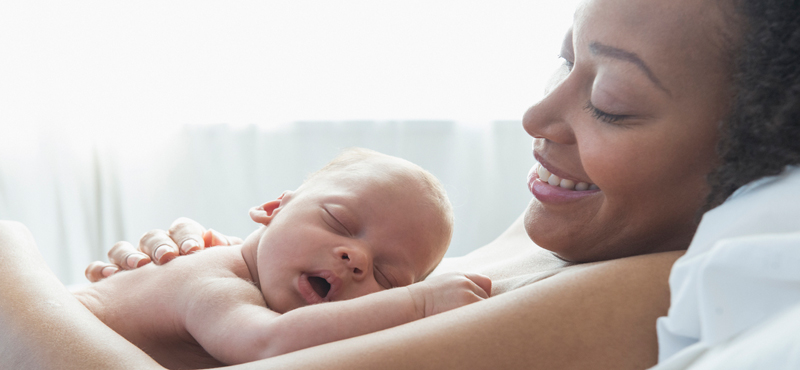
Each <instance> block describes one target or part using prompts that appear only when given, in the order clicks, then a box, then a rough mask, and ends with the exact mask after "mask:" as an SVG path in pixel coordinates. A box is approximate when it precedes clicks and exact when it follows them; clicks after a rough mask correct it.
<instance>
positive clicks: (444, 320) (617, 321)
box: [241, 252, 682, 370]
mask: <svg viewBox="0 0 800 370" xmlns="http://www.w3.org/2000/svg"><path fill="white" fill-rule="evenodd" d="M681 254H682V252H668V253H660V254H652V255H646V256H638V257H630V258H625V259H620V260H614V261H609V262H603V263H599V264H595V265H590V266H585V267H584V266H576V267H574V268H573V269H570V270H568V271H564V272H563V273H560V274H558V275H556V276H553V277H551V278H548V279H546V280H543V281H541V282H539V283H536V284H532V285H529V286H526V287H524V288H521V289H518V290H515V291H511V292H508V293H505V294H502V295H500V296H497V297H494V298H491V299H488V300H485V301H482V302H478V303H475V304H472V305H469V306H466V307H462V308H459V309H456V310H452V311H448V312H445V313H442V314H439V315H436V316H433V317H430V318H426V319H423V320H419V321H415V322H412V323H409V324H406V325H402V326H399V327H396V328H393V329H389V330H384V331H381V332H378V333H373V334H369V335H365V336H361V337H357V338H352V339H348V340H344V341H339V342H335V343H329V344H326V345H322V346H318V347H314V348H310V349H306V350H303V351H298V352H294V353H290V354H287V355H283V356H279V357H275V358H272V359H269V360H266V362H264V363H263V364H268V365H269V368H270V369H348V370H353V369H376V368H380V369H615V370H619V369H644V368H647V367H650V366H652V365H654V364H655V363H656V360H657V350H658V348H657V341H656V330H655V321H656V318H657V317H659V316H663V315H665V314H666V312H667V308H668V307H669V286H668V284H667V277H668V276H669V271H670V267H671V266H672V264H673V263H674V261H675V260H676V259H677V258H678V257H680V255H681ZM241 368H258V367H257V366H255V364H244V365H242V366H241Z"/></svg>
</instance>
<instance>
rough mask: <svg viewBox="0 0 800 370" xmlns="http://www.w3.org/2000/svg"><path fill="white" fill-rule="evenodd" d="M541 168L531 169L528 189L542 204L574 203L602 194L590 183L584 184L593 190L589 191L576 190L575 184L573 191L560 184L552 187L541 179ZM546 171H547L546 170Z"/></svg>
mask: <svg viewBox="0 0 800 370" xmlns="http://www.w3.org/2000/svg"><path fill="white" fill-rule="evenodd" d="M540 166H541V165H540V164H536V165H535V166H533V168H531V170H530V172H528V189H529V190H530V191H531V194H533V196H534V197H536V199H538V200H539V201H540V202H542V203H566V202H572V201H576V200H579V199H583V198H586V197H589V196H592V195H595V194H597V193H599V192H600V189H598V188H597V186H593V185H588V183H584V184H587V187H590V186H591V188H589V189H587V190H574V189H575V187H576V186H575V184H574V182H573V185H572V189H570V188H569V186H567V187H562V186H561V183H560V182H559V184H558V185H551V184H549V183H547V182H544V181H542V179H540V178H539V173H541V172H542V171H541V169H542V168H540ZM545 171H547V170H546V169H545ZM548 172H549V171H548Z"/></svg>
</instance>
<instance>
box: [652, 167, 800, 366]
mask: <svg viewBox="0 0 800 370" xmlns="http://www.w3.org/2000/svg"><path fill="white" fill-rule="evenodd" d="M798 192H800V168H798V167H791V166H790V167H787V168H786V170H785V171H784V172H783V173H781V174H780V175H778V176H774V177H769V178H764V179H761V180H758V181H755V182H753V183H751V184H748V185H746V186H744V187H742V188H741V189H739V190H738V191H737V192H736V193H734V194H733V195H732V196H731V197H730V198H729V199H728V200H727V201H726V202H725V203H724V204H722V205H721V206H719V207H717V208H716V209H714V210H711V211H710V212H708V213H706V214H705V215H704V217H703V219H702V222H701V223H700V226H699V227H698V230H697V233H696V235H695V237H694V239H693V240H692V243H691V245H690V246H689V250H688V251H687V253H686V255H684V256H683V257H681V258H680V259H679V260H678V261H677V262H676V263H675V265H674V266H673V268H672V273H671V274H670V281H669V283H670V289H671V298H672V303H671V306H670V309H669V313H668V316H666V317H662V318H659V319H658V322H657V329H658V342H659V363H660V365H659V366H657V367H656V368H655V369H659V370H662V369H677V368H687V366H689V365H690V364H691V363H693V362H694V361H695V360H698V361H699V359H700V358H701V356H702V355H703V354H705V353H706V352H707V351H708V350H711V349H712V348H713V347H714V346H717V345H721V344H722V343H726V342H729V341H731V340H732V338H734V337H736V336H737V335H739V334H741V333H743V332H745V331H746V330H748V329H749V328H752V327H755V326H757V325H759V324H760V323H762V322H765V321H767V320H769V319H770V318H773V317H775V316H776V315H779V314H781V313H782V312H783V311H786V310H788V309H791V308H793V307H795V306H797V305H798V304H800V193H798ZM795 311H797V309H795ZM798 315H800V313H798ZM776 335H777V333H776ZM773 338H777V337H776V336H773ZM785 339H787V340H791V341H794V342H797V341H800V339H797V338H788V337H785ZM734 347H735V346H734ZM731 348H733V347H731ZM736 348H738V347H736ZM717 352H719V351H717ZM750 352H751V353H750V354H749V355H748V353H742V354H741V355H742V356H745V357H747V356H752V357H753V358H758V357H759V356H758V355H757V353H755V349H753V350H751V351H750ZM702 368H706V367H702ZM760 368H761V367H760ZM769 368H776V367H769ZM776 369H777V368H776Z"/></svg>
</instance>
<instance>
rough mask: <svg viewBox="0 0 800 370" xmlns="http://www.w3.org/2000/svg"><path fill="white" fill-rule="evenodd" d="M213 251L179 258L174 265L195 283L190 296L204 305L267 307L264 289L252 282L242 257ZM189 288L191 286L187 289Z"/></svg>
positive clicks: (222, 250) (223, 251)
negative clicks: (262, 292) (262, 290)
mask: <svg viewBox="0 0 800 370" xmlns="http://www.w3.org/2000/svg"><path fill="white" fill-rule="evenodd" d="M230 252H232V251H230V250H225V249H224V248H213V249H209V250H206V251H202V252H198V253H195V254H192V255H190V256H186V257H182V258H177V259H175V260H174V261H173V262H170V264H172V263H175V262H181V263H180V265H177V266H175V267H176V268H177V269H179V270H182V271H180V272H182V273H185V274H186V275H185V276H187V277H188V276H191V277H192V279H194V280H195V283H194V284H191V289H192V291H191V292H189V293H190V294H191V296H192V300H193V301H195V302H196V303H200V304H203V305H205V304H213V305H215V306H219V305H223V304H258V305H261V306H265V307H266V303H264V297H263V295H262V294H261V291H260V289H258V287H257V286H256V285H255V284H254V283H253V281H252V280H250V279H249V272H248V269H247V265H246V264H245V262H244V260H243V259H242V258H241V255H240V254H238V253H230ZM187 287H188V286H187Z"/></svg>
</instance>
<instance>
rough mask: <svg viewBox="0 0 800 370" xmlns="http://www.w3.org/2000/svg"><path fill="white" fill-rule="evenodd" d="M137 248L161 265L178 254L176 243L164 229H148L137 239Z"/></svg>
mask: <svg viewBox="0 0 800 370" xmlns="http://www.w3.org/2000/svg"><path fill="white" fill-rule="evenodd" d="M139 249H141V250H142V252H144V253H146V254H147V255H149V256H150V257H151V258H152V259H153V261H155V262H156V263H157V264H159V265H163V264H165V263H167V262H169V261H171V260H172V259H173V258H175V257H177V256H178V245H177V244H175V242H174V241H173V240H172V238H170V236H169V234H167V232H166V231H164V230H150V231H148V232H147V233H146V234H144V235H143V236H142V238H141V239H139Z"/></svg>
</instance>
